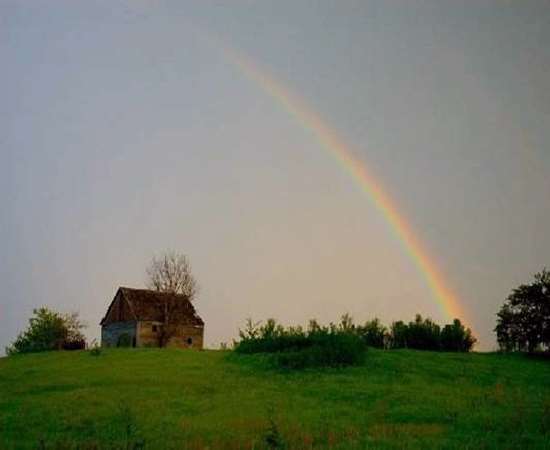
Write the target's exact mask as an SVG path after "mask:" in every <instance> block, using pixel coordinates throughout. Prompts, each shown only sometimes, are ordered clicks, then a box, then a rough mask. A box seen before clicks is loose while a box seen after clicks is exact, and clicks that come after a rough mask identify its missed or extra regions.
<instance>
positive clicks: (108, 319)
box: [101, 288, 204, 349]
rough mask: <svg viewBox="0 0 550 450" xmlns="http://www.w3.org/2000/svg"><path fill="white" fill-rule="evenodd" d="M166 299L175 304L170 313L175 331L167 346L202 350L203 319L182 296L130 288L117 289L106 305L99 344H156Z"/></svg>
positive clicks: (142, 345) (153, 345)
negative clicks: (109, 302)
mask: <svg viewBox="0 0 550 450" xmlns="http://www.w3.org/2000/svg"><path fill="white" fill-rule="evenodd" d="M166 296H170V297H166ZM167 300H169V301H172V302H175V303H173V304H175V305H177V307H176V309H175V310H174V311H172V313H173V315H172V316H171V317H173V318H174V319H173V322H171V323H175V324H176V325H175V326H176V331H175V332H174V333H173V335H172V336H171V337H170V339H169V340H168V343H167V346H168V347H178V348H193V349H202V348H203V345H204V322H203V321H202V319H201V318H200V317H199V316H198V315H197V314H196V312H195V308H194V307H193V305H192V304H191V303H190V302H189V300H188V299H187V298H186V297H185V296H183V295H177V294H166V293H161V292H156V291H148V290H144V289H130V288H119V289H118V291H117V293H116V295H115V297H114V299H113V300H112V302H111V304H110V305H109V308H108V310H107V313H106V314H105V317H104V318H103V320H102V321H101V345H102V346H104V347H117V346H121V345H129V346H132V347H157V346H158V345H159V340H160V339H159V338H160V333H161V328H162V324H163V322H162V317H163V314H164V312H163V311H164V307H165V304H164V303H163V302H165V301H167Z"/></svg>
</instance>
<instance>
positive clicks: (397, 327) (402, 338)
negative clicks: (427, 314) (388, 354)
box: [390, 320, 409, 348]
mask: <svg viewBox="0 0 550 450" xmlns="http://www.w3.org/2000/svg"><path fill="white" fill-rule="evenodd" d="M408 331H409V329H408V327H407V325H406V324H405V323H404V322H403V321H402V320H398V321H397V322H393V323H392V324H391V329H390V347H391V348H406V347H407V336H408Z"/></svg>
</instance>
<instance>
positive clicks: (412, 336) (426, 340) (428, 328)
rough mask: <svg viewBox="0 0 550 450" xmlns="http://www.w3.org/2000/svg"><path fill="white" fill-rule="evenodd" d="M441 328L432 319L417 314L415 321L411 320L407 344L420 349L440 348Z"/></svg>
mask: <svg viewBox="0 0 550 450" xmlns="http://www.w3.org/2000/svg"><path fill="white" fill-rule="evenodd" d="M440 332H441V328H440V327H439V325H437V324H436V323H434V322H433V321H432V320H431V319H429V318H427V319H422V316H421V315H420V314H417V315H416V317H415V319H414V322H409V326H408V330H407V346H408V347H410V348H415V349H418V350H439V335H440Z"/></svg>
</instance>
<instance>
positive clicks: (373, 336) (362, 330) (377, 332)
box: [357, 318, 388, 348]
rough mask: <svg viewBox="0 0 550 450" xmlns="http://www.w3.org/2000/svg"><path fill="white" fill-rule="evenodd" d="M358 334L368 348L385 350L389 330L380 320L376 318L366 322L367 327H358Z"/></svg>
mask: <svg viewBox="0 0 550 450" xmlns="http://www.w3.org/2000/svg"><path fill="white" fill-rule="evenodd" d="M357 334H358V335H359V336H361V338H362V339H363V342H365V344H367V345H368V346H370V347H375V348H384V345H385V342H386V337H387V334H388V330H387V328H386V327H385V326H384V325H382V323H381V322H380V320H378V318H374V319H373V320H369V321H367V322H365V325H363V326H358V327H357Z"/></svg>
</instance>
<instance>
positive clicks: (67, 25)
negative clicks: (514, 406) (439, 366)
mask: <svg viewBox="0 0 550 450" xmlns="http://www.w3.org/2000/svg"><path fill="white" fill-rule="evenodd" d="M219 40H221V41H224V42H225V43H226V44H227V45H229V46H231V47H234V48H236V49H238V50H240V51H242V52H244V53H245V54H247V55H248V56H249V57H250V58H251V59H252V60H254V61H256V62H257V63H259V64H261V65H262V66H263V67H264V68H266V69H267V70H268V71H269V72H270V74H271V75H272V76H273V77H274V78H275V79H277V80H279V81H280V82H282V83H284V84H286V85H287V86H289V87H290V88H291V89H292V90H293V91H294V92H296V93H298V94H299V95H300V96H302V97H303V99H304V100H305V101H306V102H308V103H309V105H310V106H311V108H312V109H314V110H315V111H317V112H318V113H319V114H320V115H321V116H322V117H323V118H324V119H325V120H326V121H327V122H328V123H330V124H331V125H332V126H333V127H334V128H335V129H337V130H338V131H339V132H340V134H341V135H342V136H343V137H344V138H345V139H346V140H347V141H348V142H349V143H351V144H352V145H353V146H354V148H355V149H356V152H357V155H356V156H357V157H358V158H360V159H361V160H362V161H363V162H364V163H365V165H366V166H368V167H369V168H370V169H371V170H372V171H373V172H375V173H376V174H377V176H378V178H379V179H380V180H381V181H382V183H383V184H384V186H385V188H386V190H387V192H388V193H389V194H390V195H391V196H392V197H393V198H394V199H395V201H396V203H397V204H398V205H399V206H400V211H401V212H402V214H403V215H404V216H405V217H406V218H407V219H408V220H409V222H410V223H411V226H412V227H413V229H414V230H415V232H416V234H417V236H418V237H419V239H420V240H421V241H422V242H423V243H424V245H425V247H426V249H427V250H428V251H429V252H430V253H431V254H432V255H433V257H434V260H435V262H436V264H437V266H438V267H439V268H440V270H441V271H442V272H443V273H444V274H445V276H446V280H447V284H448V285H449V286H450V287H451V288H452V289H454V291H455V292H456V293H457V295H458V297H459V299H460V302H461V304H462V305H463V307H464V309H465V310H466V311H467V312H468V313H469V315H470V317H471V319H472V323H471V325H473V327H474V329H475V331H476V333H477V335H478V337H479V338H480V340H481V345H480V346H479V348H480V349H492V348H494V345H495V339H494V336H493V333H492V329H493V328H494V325H495V313H496V311H497V310H498V308H499V306H500V305H501V304H502V302H503V301H504V298H505V297H506V295H507V294H508V293H509V291H510V290H511V289H512V288H513V287H514V286H516V285H517V284H519V283H521V282H524V281H529V280H530V279H531V276H532V274H533V273H534V272H536V271H539V270H541V269H542V268H543V267H544V266H545V265H547V266H550V260H549V259H548V255H549V254H550V238H549V237H548V230H550V177H549V176H548V170H549V168H550V3H549V2H548V1H544V0H540V1H528V0H524V1H496V0H495V1H473V0H472V1H464V2H463V1H458V0H452V1H451V0H449V1H443V2H442V1H435V0H434V1H415V2H411V1H408V0H407V1H405V0H403V1H401V2H397V1H395V2H382V1H377V2H374V1H372V2H370V1H357V2H351V1H337V2H328V1H327V2H313V1H307V2H306V1H304V2H295V1H288V2H286V1H279V0H278V1H273V2H252V1H242V2H214V1H212V2H203V1H196V2H180V1H171V2H168V1H158V2H145V1H143V2H130V1H128V2H113V1H97V2H92V1H86V2H84V1H81V2H74V1H66V2H61V1H60V2H50V1H48V2H46V1H28V2H27V1H19V2H15V1H6V0H0V58H1V59H0V60H1V61H2V70H0V90H1V91H0V94H1V95H0V98H1V99H2V101H1V102H0V206H1V211H2V213H1V214H0V248H1V249H2V259H1V262H0V285H1V286H2V295H1V296H0V348H2V349H3V347H4V346H5V345H7V344H8V343H9V342H10V341H11V340H12V339H13V338H14V337H15V336H16V334H17V333H18V332H19V331H20V330H21V329H22V328H24V327H25V326H26V321H27V319H28V317H29V315H30V313H31V311H32V309H33V308H35V307H38V306H41V305H48V306H51V307H53V308H56V309H59V310H65V311H72V310H76V311H79V312H80V313H81V316H82V318H83V319H85V320H86V321H87V322H88V323H89V328H88V330H87V335H88V337H89V338H93V337H97V336H98V335H99V325H98V323H99V321H100V319H101V317H102V315H103V313H104V312H105V310H106V308H107V306H108V303H109V302H110V300H111V298H112V296H113V295H114V293H115V290H116V288H117V287H118V286H119V285H125V286H133V287H141V286H143V285H144V281H145V267H146V265H147V264H148V262H149V260H150V259H151V257H152V256H153V255H154V254H155V253H158V252H160V251H163V250H165V249H175V250H178V251H181V252H184V253H186V254H188V255H189V257H190V259H191V262H192V265H193V269H194V273H195V275H196V277H197V278H198V280H199V283H200V285H201V292H200V296H199V298H198V300H197V302H196V306H197V308H198V310H199V313H200V314H201V315H202V317H203V318H204V320H205V322H206V325H207V330H206V338H207V342H208V343H209V344H210V345H212V346H217V345H218V344H219V342H220V341H229V340H230V339H231V338H232V337H234V336H236V332H237V329H238V327H239V326H241V325H242V324H243V322H244V320H245V318H247V317H249V316H252V317H254V318H257V319H263V318H266V317H269V316H274V317H276V318H278V319H280V320H282V321H284V322H286V323H305V322H306V321H307V319H309V318H312V317H316V318H318V319H319V320H321V321H323V322H328V321H330V320H337V319H338V318H339V316H340V315H341V314H342V313H344V312H349V313H351V314H352V315H353V316H354V317H355V319H356V321H360V322H361V321H364V320H366V319H369V318H372V317H374V316H378V317H380V318H381V319H382V320H383V321H384V322H386V323H388V322H390V321H392V320H394V319H404V320H410V319H412V317H413V315H414V313H416V312H419V313H422V314H423V315H427V316H431V317H433V318H434V319H435V320H437V321H443V316H442V315H441V312H440V310H439V308H438V307H437V304H436V303H435V301H434V298H433V295H432V292H431V291H430V290H429V288H428V287H427V285H426V282H425V279H424V277H423V276H422V274H421V273H419V272H418V270H417V268H416V267H415V266H414V264H413V262H412V260H411V259H410V257H409V256H408V255H407V253H406V252H405V250H404V248H403V246H402V244H401V243H400V242H399V241H398V240H396V238H395V235H394V234H393V233H392V232H391V230H390V228H389V226H388V224H387V222H386V221H385V219H384V218H383V217H382V216H381V214H380V212H379V211H378V210H377V209H375V208H374V207H373V205H372V203H371V202H370V201H369V199H368V198H367V197H366V196H365V195H364V194H363V193H362V192H361V191H360V189H358V187H357V185H356V184H355V183H354V182H353V180H352V179H351V178H350V176H349V174H347V173H346V172H345V171H344V170H342V168H341V167H340V166H338V165H337V164H335V162H334V160H333V159H332V158H331V157H330V156H329V155H328V154H327V152H326V151H324V150H323V149H321V148H320V146H319V143H318V142H317V141H316V140H315V139H314V137H313V136H312V134H311V132H309V131H308V130H306V129H305V128H304V127H303V126H301V125H300V123H299V122H298V121H296V119H294V118H292V117H291V116H290V115H289V114H288V113H287V112H286V111H285V109H284V108H283V107H282V106H281V105H280V104H278V103H277V102H276V101H274V100H273V98H271V97H269V95H267V94H266V93H265V92H264V91H262V89H261V88H259V87H258V85H255V84H253V83H252V82H251V81H250V80H249V79H247V78H246V77H245V76H243V74H242V73H241V72H240V71H239V70H238V68H237V67H236V66H235V65H232V64H231V63H230V62H229V61H228V60H227V58H224V56H223V51H222V49H221V48H220V46H219V45H218V44H216V42H217V41H219Z"/></svg>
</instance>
